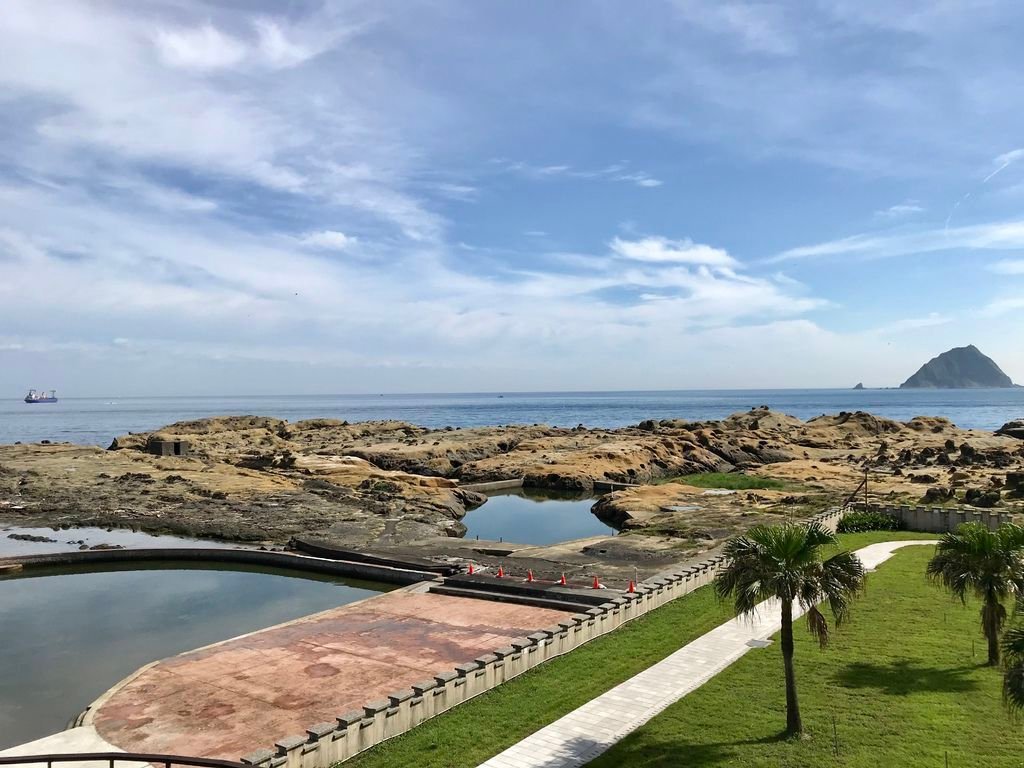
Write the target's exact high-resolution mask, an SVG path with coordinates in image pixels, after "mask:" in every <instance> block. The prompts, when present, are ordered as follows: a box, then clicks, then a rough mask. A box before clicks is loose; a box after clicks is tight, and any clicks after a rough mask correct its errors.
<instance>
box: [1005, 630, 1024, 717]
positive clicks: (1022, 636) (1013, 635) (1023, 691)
mask: <svg viewBox="0 0 1024 768" xmlns="http://www.w3.org/2000/svg"><path fill="white" fill-rule="evenodd" d="M1003 702H1004V703H1005V704H1006V706H1007V707H1008V708H1009V709H1010V711H1011V712H1021V711H1024V627H1014V628H1013V629H1010V630H1009V631H1007V633H1006V636H1005V637H1004V638H1003Z"/></svg>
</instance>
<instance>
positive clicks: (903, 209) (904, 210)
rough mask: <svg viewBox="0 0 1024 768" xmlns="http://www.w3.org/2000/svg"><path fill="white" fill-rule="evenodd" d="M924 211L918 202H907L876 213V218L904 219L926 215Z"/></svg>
mask: <svg viewBox="0 0 1024 768" xmlns="http://www.w3.org/2000/svg"><path fill="white" fill-rule="evenodd" d="M924 211H925V209H924V207H923V206H922V205H921V204H920V203H918V201H917V200H905V201H904V202H902V203H897V204H896V205H890V206H889V207H888V208H883V209H881V210H878V211H875V216H877V217H879V218H882V219H902V218H905V217H907V216H913V215H914V214H917V213H924Z"/></svg>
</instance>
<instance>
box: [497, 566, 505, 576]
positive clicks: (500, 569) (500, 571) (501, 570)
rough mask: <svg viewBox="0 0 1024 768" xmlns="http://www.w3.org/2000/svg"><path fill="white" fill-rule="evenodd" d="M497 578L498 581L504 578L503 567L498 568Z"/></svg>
mask: <svg viewBox="0 0 1024 768" xmlns="http://www.w3.org/2000/svg"><path fill="white" fill-rule="evenodd" d="M497 576H498V578H499V579H503V578H505V567H504V566H502V565H499V566H498V574H497Z"/></svg>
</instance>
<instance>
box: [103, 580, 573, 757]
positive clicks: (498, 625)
mask: <svg viewBox="0 0 1024 768" xmlns="http://www.w3.org/2000/svg"><path fill="white" fill-rule="evenodd" d="M568 616H569V613H568V612H566V611H556V610H550V609H546V608H534V607H531V606H521V605H511V604H508V603H498V602H491V601H487V600H476V599H470V598H463V597H451V596H448V595H435V594H430V593H426V592H413V591H405V590H400V591H396V592H389V593H387V594H384V595H380V596H378V597H374V598H371V599H369V600H364V601H362V602H360V603H353V604H351V605H346V606H342V607H339V608H336V609H332V610H329V611H324V612H323V613H319V614H315V615H313V616H308V617H305V618H303V619H299V620H297V621H292V622H288V623H287V624H282V625H279V626H277V627H271V628H269V629H265V630H262V631H260V632H255V633H252V634H249V635H245V636H243V637H238V638H235V639H233V640H228V641H226V642H223V643H218V644H216V645H212V646H208V647H206V648H201V649H198V650H195V651H190V652H188V653H184V654H181V655H179V656H174V657H171V658H169V659H165V660H163V661H161V662H158V663H156V664H154V665H151V666H149V667H146V668H143V670H141V671H140V672H139V673H138V674H137V675H136V676H134V677H133V678H130V679H129V680H127V681H126V682H124V683H122V684H121V685H120V686H119V687H118V688H116V689H115V690H114V691H112V692H109V693H108V695H106V696H105V697H104V698H103V699H101V700H100V701H99V703H98V704H97V705H96V707H95V708H94V709H93V710H92V711H91V712H90V713H89V715H88V716H87V718H86V722H87V723H89V724H90V725H92V726H94V727H95V732H96V734H97V737H98V738H100V739H101V740H103V741H104V742H106V743H109V744H110V745H116V747H117V748H119V749H122V750H124V751H126V752H148V753H158V754H187V755H196V756H204V757H217V758H223V759H228V760H237V759H239V758H240V757H241V756H243V755H246V754H249V753H251V752H253V751H254V750H256V749H258V748H260V747H265V746H270V745H271V744H272V743H273V742H274V741H275V740H278V739H281V738H284V737H288V736H293V735H298V734H304V733H305V731H306V728H308V727H310V726H312V725H314V724H316V723H322V722H325V721H326V722H330V721H333V720H334V719H335V718H336V717H337V716H338V715H341V714H344V713H345V712H349V711H351V710H354V709H361V708H362V706H363V705H364V704H365V703H367V702H368V701H372V700H374V699H382V698H386V696H387V695H388V694H390V693H393V692H394V691H396V690H400V689H402V688H406V687H409V686H411V685H413V684H414V683H418V682H420V681H422V680H424V679H430V678H432V677H433V676H434V675H435V674H438V673H440V672H444V671H447V670H451V669H452V668H453V667H454V666H455V665H456V664H462V663H466V662H468V661H471V660H472V659H475V658H476V657H478V656H481V655H482V654H485V653H490V652H492V651H494V650H495V649H496V648H500V647H502V646H505V645H508V644H509V642H510V641H512V640H514V639H516V638H519V637H523V636H524V635H527V634H529V633H531V632H535V631H536V630H537V629H538V628H540V627H545V626H549V625H551V624H554V623H556V622H558V621H560V620H562V619H565V618H567V617H568Z"/></svg>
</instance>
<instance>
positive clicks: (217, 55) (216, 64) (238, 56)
mask: <svg viewBox="0 0 1024 768" xmlns="http://www.w3.org/2000/svg"><path fill="white" fill-rule="evenodd" d="M153 42H154V43H155V44H156V47H157V51H158V52H159V53H160V58H161V59H162V60H163V62H164V63H165V64H167V65H168V66H172V67H181V68H183V69H199V70H201V69H220V68H223V67H232V66H234V65H236V64H238V63H240V62H241V61H242V60H243V59H244V58H245V57H246V53H247V51H246V46H245V44H244V43H243V42H242V41H241V40H237V39H235V38H234V37H231V36H230V35H226V34H224V33H223V32H221V31H220V30H218V29H217V28H216V27H214V26H213V25H212V24H210V23H209V22H207V23H206V24H203V25H202V26H199V27H193V28H191V29H176V30H166V29H164V30H159V31H158V32H157V33H156V35H155V38H154V41H153Z"/></svg>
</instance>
